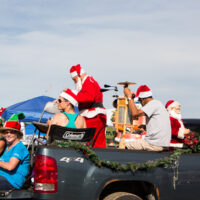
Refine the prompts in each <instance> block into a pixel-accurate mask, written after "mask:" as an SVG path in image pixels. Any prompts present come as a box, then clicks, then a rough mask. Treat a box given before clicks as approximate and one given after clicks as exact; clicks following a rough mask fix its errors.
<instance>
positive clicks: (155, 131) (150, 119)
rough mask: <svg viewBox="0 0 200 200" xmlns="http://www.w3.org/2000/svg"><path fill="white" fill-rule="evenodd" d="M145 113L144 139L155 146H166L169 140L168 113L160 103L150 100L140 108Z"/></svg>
mask: <svg viewBox="0 0 200 200" xmlns="http://www.w3.org/2000/svg"><path fill="white" fill-rule="evenodd" d="M141 109H142V110H143V111H144V113H145V114H146V129H147V134H146V136H145V140H146V141H147V142H148V143H150V144H152V145H155V146H161V147H168V146H169V144H170V140H171V125H170V119H169V114H168V112H167V110H166V109H165V107H164V106H163V105H162V103H161V102H160V101H158V100H154V99H153V100H151V101H150V102H148V103H147V104H146V105H145V106H143V107H142V108H141Z"/></svg>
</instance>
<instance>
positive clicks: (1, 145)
mask: <svg viewBox="0 0 200 200" xmlns="http://www.w3.org/2000/svg"><path fill="white" fill-rule="evenodd" d="M5 145H6V142H5V141H4V140H0V155H1V153H3V150H4V148H5Z"/></svg>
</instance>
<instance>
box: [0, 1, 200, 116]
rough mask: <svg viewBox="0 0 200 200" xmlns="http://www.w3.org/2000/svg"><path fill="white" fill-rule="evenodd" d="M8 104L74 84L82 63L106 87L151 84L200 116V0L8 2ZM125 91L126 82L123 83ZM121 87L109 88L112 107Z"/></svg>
mask: <svg viewBox="0 0 200 200" xmlns="http://www.w3.org/2000/svg"><path fill="white" fill-rule="evenodd" d="M0 5H1V6H0V52H1V53H0V71H1V72H0V84H1V97H0V106H3V107H7V106H10V105H12V104H15V103H17V102H20V101H24V100H27V99H30V98H33V97H36V96H40V95H47V96H52V97H55V98H57V97H58V95H59V93H60V92H61V91H62V90H63V89H64V88H67V87H69V88H74V85H73V82H72V80H71V78H70V75H69V68H70V67H71V66H72V65H74V64H78V63H80V64H81V65H82V66H83V68H84V69H85V71H86V72H87V73H88V74H89V75H92V76H93V77H94V78H95V79H96V80H97V81H98V82H99V84H100V85H101V86H103V85H104V84H105V83H107V84H111V85H117V83H118V82H121V81H132V82H136V83H137V85H135V86H131V87H130V88H131V89H132V90H136V89H137V87H139V86H140V85H141V84H147V85H148V86H149V87H150V88H151V89H152V92H153V95H154V98H156V99H158V100H161V102H162V103H163V104H165V103H166V101H168V100H169V99H175V100H178V101H179V102H180V103H181V104H182V115H183V117H194V118H200V105H199V99H200V92H199V86H200V84H199V82H200V78H199V75H200V56H199V53H200V26H199V19H200V1H199V0H189V1H188V0H143V1H141V0H101V1H99V0H68V1H66V0H59V1H58V0H9V1H8V0H0ZM119 89H120V91H119V93H118V94H119V95H122V94H123V93H122V88H121V86H119ZM113 94H114V93H113V92H108V93H105V94H104V104H105V106H106V107H107V108H111V107H112V101H113V98H112V95H113Z"/></svg>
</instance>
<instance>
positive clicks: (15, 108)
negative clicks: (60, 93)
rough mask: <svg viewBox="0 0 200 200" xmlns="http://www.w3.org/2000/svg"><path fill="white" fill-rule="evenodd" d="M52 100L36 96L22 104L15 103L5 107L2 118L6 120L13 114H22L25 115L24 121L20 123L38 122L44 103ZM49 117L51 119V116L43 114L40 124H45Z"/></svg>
mask: <svg viewBox="0 0 200 200" xmlns="http://www.w3.org/2000/svg"><path fill="white" fill-rule="evenodd" d="M53 100H55V99H54V98H52V97H48V96H38V97H35V98H32V99H29V100H26V101H23V102H19V103H16V104H14V105H12V106H9V107H7V108H6V111H4V112H3V114H2V117H3V118H4V119H5V120H8V119H9V118H10V117H11V116H12V115H13V114H17V113H20V112H23V113H24V114H25V119H23V120H21V121H22V122H33V121H39V120H40V117H41V115H42V113H43V110H44V107H45V105H46V103H47V102H52V101H53ZM50 117H52V114H50V113H46V112H45V113H44V115H43V117H42V119H41V122H42V123H45V122H46V121H47V120H48V119H49V118H50Z"/></svg>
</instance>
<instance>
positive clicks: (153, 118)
mask: <svg viewBox="0 0 200 200" xmlns="http://www.w3.org/2000/svg"><path fill="white" fill-rule="evenodd" d="M124 94H125V96H126V97H127V100H128V106H129V109H130V111H131V116H132V119H136V118H138V117H139V116H146V131H147V132H146V135H145V137H144V139H140V140H137V141H132V142H129V143H126V147H127V148H128V149H135V150H148V151H162V150H163V149H164V148H165V147H169V145H170V140H171V127H170V120H169V114H168V112H167V110H166V109H165V107H164V105H162V103H161V102H160V101H158V100H155V99H154V98H153V97H152V91H151V90H150V89H149V87H148V86H147V85H141V86H140V87H139V88H138V89H137V92H136V97H138V100H139V101H140V103H141V104H142V108H141V109H138V108H137V107H136V105H135V103H134V101H133V99H132V94H131V91H130V89H129V88H128V87H125V88H124Z"/></svg>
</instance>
